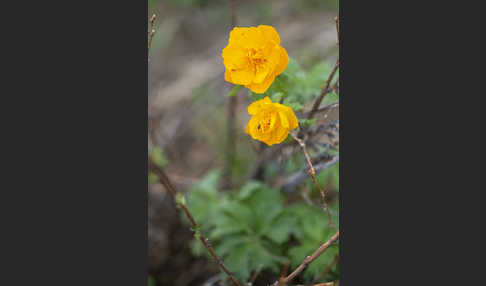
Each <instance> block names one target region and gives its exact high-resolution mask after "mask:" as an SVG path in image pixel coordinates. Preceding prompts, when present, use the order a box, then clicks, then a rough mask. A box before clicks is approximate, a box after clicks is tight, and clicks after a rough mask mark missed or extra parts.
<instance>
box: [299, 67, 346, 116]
mask: <svg viewBox="0 0 486 286" xmlns="http://www.w3.org/2000/svg"><path fill="white" fill-rule="evenodd" d="M338 67H339V59H338V60H337V61H336V65H334V68H333V69H332V71H331V74H330V75H329V77H328V78H327V81H326V83H325V84H324V87H323V88H322V91H321V94H320V95H319V97H318V98H317V100H316V101H315V102H314V105H313V106H312V109H311V112H310V113H309V115H308V116H307V119H311V118H312V116H314V113H315V112H316V111H317V109H318V108H319V105H320V104H321V102H322V99H323V98H324V96H325V95H326V94H327V92H328V89H329V85H330V84H331V81H332V79H333V78H334V75H335V74H336V71H337V70H338Z"/></svg>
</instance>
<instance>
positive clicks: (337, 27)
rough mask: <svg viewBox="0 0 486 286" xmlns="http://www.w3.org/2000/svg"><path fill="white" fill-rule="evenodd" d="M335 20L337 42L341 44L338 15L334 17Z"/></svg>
mask: <svg viewBox="0 0 486 286" xmlns="http://www.w3.org/2000/svg"><path fill="white" fill-rule="evenodd" d="M334 22H336V35H337V44H338V46H339V18H338V16H336V17H334Z"/></svg>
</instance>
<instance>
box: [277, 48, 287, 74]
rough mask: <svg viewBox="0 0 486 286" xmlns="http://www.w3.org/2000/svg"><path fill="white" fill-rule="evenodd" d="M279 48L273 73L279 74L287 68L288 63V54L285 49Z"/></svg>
mask: <svg viewBox="0 0 486 286" xmlns="http://www.w3.org/2000/svg"><path fill="white" fill-rule="evenodd" d="M279 48H280V60H279V61H278V65H277V67H276V68H275V75H279V74H281V73H283V72H284V71H285V69H286V68H287V65H288V64H289V55H288V54H287V51H286V50H285V49H284V48H282V47H279Z"/></svg>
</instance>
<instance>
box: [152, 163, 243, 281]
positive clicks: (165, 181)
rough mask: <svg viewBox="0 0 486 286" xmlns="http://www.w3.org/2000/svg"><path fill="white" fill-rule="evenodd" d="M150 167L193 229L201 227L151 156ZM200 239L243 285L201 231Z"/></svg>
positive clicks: (222, 267)
mask: <svg viewBox="0 0 486 286" xmlns="http://www.w3.org/2000/svg"><path fill="white" fill-rule="evenodd" d="M149 168H150V169H151V170H152V171H153V172H155V174H156V175H157V176H158V177H159V179H160V182H161V183H162V184H163V185H164V187H165V188H166V190H167V191H168V192H169V193H170V194H171V195H172V198H173V199H174V201H175V202H176V205H177V206H178V207H179V208H180V209H182V211H183V212H184V214H185V215H186V217H187V218H188V219H189V221H190V222H191V225H192V229H193V230H194V231H195V230H197V229H199V227H198V225H197V223H196V221H195V220H194V217H193V216H192V214H191V212H190V211H189V209H188V208H187V207H186V206H185V204H181V203H178V202H177V199H176V198H177V191H176V189H175V187H174V185H172V182H171V181H170V180H169V177H167V175H166V174H165V171H164V170H163V169H162V168H160V167H159V166H157V165H156V164H155V163H154V162H153V161H152V158H150V157H149ZM198 239H199V240H200V241H201V242H202V244H203V245H204V247H206V249H207V250H208V251H209V253H210V254H211V256H212V257H213V258H214V260H216V263H217V264H218V265H219V267H220V268H221V269H222V270H223V271H224V272H225V273H226V274H227V275H228V276H229V278H230V279H231V281H233V284H235V285H236V286H241V285H240V283H239V282H238V281H237V280H236V279H235V277H234V276H233V273H232V272H231V271H230V270H229V269H228V268H227V267H226V266H225V265H224V264H223V262H222V261H221V259H220V258H219V257H218V255H217V254H216V252H215V251H214V249H213V247H212V246H211V244H210V242H209V240H208V239H207V238H206V237H204V235H203V234H201V233H199V235H198Z"/></svg>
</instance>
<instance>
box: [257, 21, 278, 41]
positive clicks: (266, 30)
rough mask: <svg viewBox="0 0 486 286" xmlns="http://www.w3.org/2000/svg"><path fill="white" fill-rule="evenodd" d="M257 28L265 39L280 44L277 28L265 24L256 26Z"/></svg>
mask: <svg viewBox="0 0 486 286" xmlns="http://www.w3.org/2000/svg"><path fill="white" fill-rule="evenodd" d="M257 29H258V30H260V31H261V32H262V33H263V36H264V37H265V39H270V40H273V41H274V42H275V43H276V44H277V45H279V44H280V36H279V35H278V33H277V30H275V28H274V27H272V26H267V25H260V26H258V27H257Z"/></svg>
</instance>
